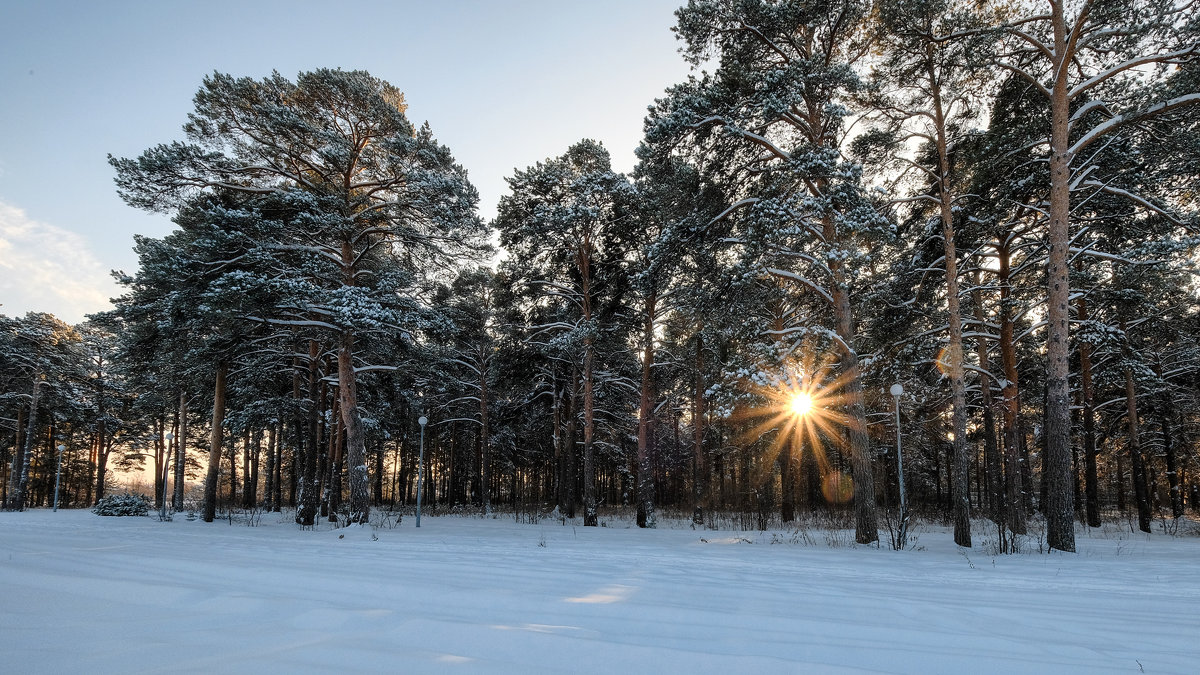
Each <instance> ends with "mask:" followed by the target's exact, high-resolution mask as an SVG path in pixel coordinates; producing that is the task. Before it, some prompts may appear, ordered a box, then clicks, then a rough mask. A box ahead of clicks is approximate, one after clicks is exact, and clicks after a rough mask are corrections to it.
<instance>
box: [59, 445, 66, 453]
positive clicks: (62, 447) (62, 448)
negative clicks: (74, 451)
mask: <svg viewBox="0 0 1200 675" xmlns="http://www.w3.org/2000/svg"><path fill="white" fill-rule="evenodd" d="M58 451H59V452H66V451H67V446H65V445H60V446H58Z"/></svg>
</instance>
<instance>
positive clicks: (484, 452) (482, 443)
mask: <svg viewBox="0 0 1200 675" xmlns="http://www.w3.org/2000/svg"><path fill="white" fill-rule="evenodd" d="M479 351H480V358H479V454H480V455H481V456H480V458H479V470H480V477H481V480H482V481H483V485H482V486H481V487H480V494H481V496H482V498H483V513H484V515H490V514H491V512H492V490H491V480H492V453H491V448H490V447H489V444H490V438H489V437H488V431H489V429H488V366H489V364H490V363H491V356H490V355H489V354H488V353H487V350H486V348H485V347H480V350H479ZM513 496H514V498H515V497H516V495H513Z"/></svg>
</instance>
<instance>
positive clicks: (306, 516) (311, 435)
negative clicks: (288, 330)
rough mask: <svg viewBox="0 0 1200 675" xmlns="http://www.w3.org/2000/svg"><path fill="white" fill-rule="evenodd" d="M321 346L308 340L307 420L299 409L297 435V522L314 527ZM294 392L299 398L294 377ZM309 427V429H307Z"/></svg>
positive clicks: (320, 400) (302, 525) (316, 493)
mask: <svg viewBox="0 0 1200 675" xmlns="http://www.w3.org/2000/svg"><path fill="white" fill-rule="evenodd" d="M320 356H321V350H320V345H319V344H318V343H317V341H316V340H309V342H308V420H307V423H306V424H302V423H301V422H300V420H301V419H302V418H300V417H299V411H297V418H296V421H297V425H296V439H297V443H296V444H297V446H298V447H297V450H298V451H299V452H300V455H301V461H300V470H299V471H297V473H298V474H299V476H298V478H299V480H298V481H297V483H298V485H297V488H298V491H299V493H300V494H299V495H298V497H297V499H296V524H298V525H300V526H301V527H312V526H313V525H314V524H315V523H316V519H317V509H318V508H319V500H320V494H319V493H318V491H317V455H318V454H319V453H320V437H319V433H320V432H319V429H320V427H319V426H318V421H319V419H320V415H321V412H322V411H321V408H322V406H323V405H324V402H323V397H321V396H320V395H319V394H320V384H319V380H320V377H319V375H320V373H319V372H318V369H317V367H318V364H319V363H320ZM293 395H294V396H295V397H296V399H297V402H300V391H299V380H298V379H295V380H293ZM305 429H307V433H305Z"/></svg>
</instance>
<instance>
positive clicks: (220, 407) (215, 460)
mask: <svg viewBox="0 0 1200 675" xmlns="http://www.w3.org/2000/svg"><path fill="white" fill-rule="evenodd" d="M228 370H229V366H228V365H226V364H224V363H220V364H218V365H217V378H216V384H215V386H214V387H213V413H212V429H211V430H210V432H209V435H208V473H207V475H206V476H205V478H204V522H206V523H211V522H212V521H213V520H214V519H215V518H216V517H217V479H218V477H219V475H220V470H221V443H222V441H223V440H224V438H225V430H224V429H223V426H224V424H225V375H226V373H227V372H228Z"/></svg>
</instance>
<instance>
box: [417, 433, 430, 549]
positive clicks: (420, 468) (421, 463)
mask: <svg viewBox="0 0 1200 675" xmlns="http://www.w3.org/2000/svg"><path fill="white" fill-rule="evenodd" d="M428 423H429V418H428V417H426V416H424V415H421V416H420V417H418V418H417V424H420V425H421V451H420V453H419V454H418V455H417V527H420V526H421V485H422V484H423V483H424V482H425V425H426V424H428Z"/></svg>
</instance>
